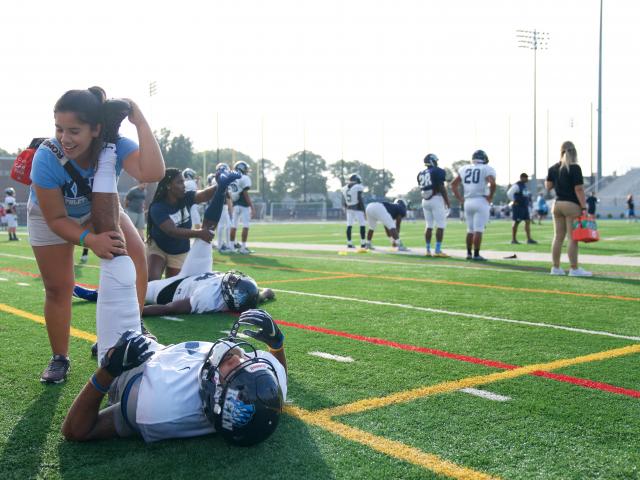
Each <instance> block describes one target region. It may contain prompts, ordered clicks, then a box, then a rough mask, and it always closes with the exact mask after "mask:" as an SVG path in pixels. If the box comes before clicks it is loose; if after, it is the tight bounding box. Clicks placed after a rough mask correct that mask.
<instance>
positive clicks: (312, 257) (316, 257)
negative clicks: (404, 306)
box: [260, 253, 549, 275]
mask: <svg viewBox="0 0 640 480" xmlns="http://www.w3.org/2000/svg"><path fill="white" fill-rule="evenodd" d="M260 256H261V257H276V258H296V259H298V260H321V261H323V262H324V261H326V260H329V261H332V262H340V263H344V262H354V263H371V264H377V265H402V266H405V267H414V268H425V267H429V268H453V269H459V270H482V271H485V272H501V273H544V274H545V275H548V274H549V272H547V271H546V270H545V271H544V272H536V271H522V270H515V269H514V270H509V269H504V268H491V267H472V266H466V265H443V264H440V263H438V262H439V260H436V261H433V262H431V261H429V262H430V263H424V264H421V263H409V262H394V261H384V260H363V259H360V258H344V256H341V257H340V258H333V257H328V256H322V255H287V254H278V253H261V254H260Z"/></svg>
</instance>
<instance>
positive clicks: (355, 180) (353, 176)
mask: <svg viewBox="0 0 640 480" xmlns="http://www.w3.org/2000/svg"><path fill="white" fill-rule="evenodd" d="M349 183H362V177H361V176H360V175H358V174H357V173H352V174H351V176H350V177H349Z"/></svg>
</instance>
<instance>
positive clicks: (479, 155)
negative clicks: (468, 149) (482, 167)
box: [471, 150, 489, 163]
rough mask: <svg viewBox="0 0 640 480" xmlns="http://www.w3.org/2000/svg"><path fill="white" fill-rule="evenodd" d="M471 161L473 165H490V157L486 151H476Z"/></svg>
mask: <svg viewBox="0 0 640 480" xmlns="http://www.w3.org/2000/svg"><path fill="white" fill-rule="evenodd" d="M471 161H472V162H473V163H489V157H488V156H487V154H486V153H485V151H484V150H476V151H475V152H473V155H472V156H471Z"/></svg>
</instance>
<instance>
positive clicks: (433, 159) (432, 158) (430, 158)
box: [424, 153, 438, 167]
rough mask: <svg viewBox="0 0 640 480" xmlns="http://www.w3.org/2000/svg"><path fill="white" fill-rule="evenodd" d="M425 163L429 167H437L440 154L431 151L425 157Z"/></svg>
mask: <svg viewBox="0 0 640 480" xmlns="http://www.w3.org/2000/svg"><path fill="white" fill-rule="evenodd" d="M424 164H425V165H426V166H427V167H437V166H438V156H437V155H436V154H435V153H430V154H428V155H427V156H426V157H424Z"/></svg>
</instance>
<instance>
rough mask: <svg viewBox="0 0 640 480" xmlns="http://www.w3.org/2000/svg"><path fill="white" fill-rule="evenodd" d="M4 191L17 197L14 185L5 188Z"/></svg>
mask: <svg viewBox="0 0 640 480" xmlns="http://www.w3.org/2000/svg"><path fill="white" fill-rule="evenodd" d="M4 193H5V195H9V196H11V197H15V195H16V191H15V189H14V188H13V187H8V188H5V190H4Z"/></svg>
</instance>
